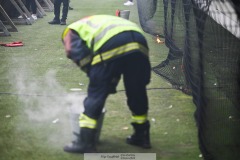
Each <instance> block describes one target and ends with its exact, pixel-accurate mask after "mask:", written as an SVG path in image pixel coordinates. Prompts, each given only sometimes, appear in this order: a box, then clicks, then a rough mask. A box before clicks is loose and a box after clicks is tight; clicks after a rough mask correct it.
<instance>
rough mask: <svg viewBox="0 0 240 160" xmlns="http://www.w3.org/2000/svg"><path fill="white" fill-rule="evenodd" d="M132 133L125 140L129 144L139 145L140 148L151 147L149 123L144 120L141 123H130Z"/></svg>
mask: <svg viewBox="0 0 240 160" xmlns="http://www.w3.org/2000/svg"><path fill="white" fill-rule="evenodd" d="M132 126H133V128H134V134H133V135H131V136H129V137H127V139H126V142H127V143H128V144H131V145H135V146H139V147H142V148H146V149H148V148H151V144H150V135H149V130H150V123H149V121H146V122H145V123H143V124H137V123H132Z"/></svg>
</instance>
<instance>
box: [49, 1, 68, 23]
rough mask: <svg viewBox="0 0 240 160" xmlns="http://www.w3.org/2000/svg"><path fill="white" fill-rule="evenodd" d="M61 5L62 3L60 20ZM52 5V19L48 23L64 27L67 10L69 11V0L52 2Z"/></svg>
mask: <svg viewBox="0 0 240 160" xmlns="http://www.w3.org/2000/svg"><path fill="white" fill-rule="evenodd" d="M62 3H63V8H62V18H61V19H60V9H61V4H62ZM53 4H54V18H53V20H52V21H50V22H48V23H49V24H60V25H66V20H67V15H68V9H69V0H54V2H53Z"/></svg>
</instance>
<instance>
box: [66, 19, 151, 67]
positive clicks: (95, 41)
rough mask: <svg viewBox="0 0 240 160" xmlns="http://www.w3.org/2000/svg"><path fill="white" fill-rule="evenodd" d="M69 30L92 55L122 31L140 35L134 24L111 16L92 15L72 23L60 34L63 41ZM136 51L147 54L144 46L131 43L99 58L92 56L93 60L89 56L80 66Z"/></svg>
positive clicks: (102, 54) (98, 56)
mask: <svg viewBox="0 0 240 160" xmlns="http://www.w3.org/2000/svg"><path fill="white" fill-rule="evenodd" d="M69 29H72V30H75V31H76V32H77V33H78V34H79V36H80V37H81V39H82V40H84V41H85V42H86V45H87V46H88V47H89V48H90V49H92V50H93V54H95V53H96V51H97V50H98V49H99V48H101V47H102V45H103V44H104V43H105V42H107V41H108V40H109V39H110V38H112V37H113V36H115V35H117V34H118V33H121V32H124V31H136V32H140V33H142V30H141V29H140V28H139V27H138V26H137V25H136V24H135V23H133V22H131V21H129V20H125V19H123V18H120V17H117V16H111V15H94V16H89V17H86V18H83V19H81V20H79V21H76V22H74V23H72V24H70V25H69V26H68V27H67V28H66V29H65V30H64V32H63V34H62V38H63V39H64V37H65V36H66V34H67V32H68V31H69ZM136 49H139V50H140V51H141V52H143V53H145V54H146V55H147V54H148V49H147V48H146V47H145V46H143V45H141V44H139V43H137V42H132V43H128V44H126V45H123V46H120V47H118V48H115V49H112V50H109V51H107V52H105V53H101V56H100V55H92V56H94V57H93V58H92V57H91V56H89V57H86V59H85V60H83V61H82V65H84V64H85V63H89V62H91V64H92V65H94V64H97V63H99V62H101V61H103V60H108V59H110V58H112V57H114V56H117V55H120V54H122V53H126V52H128V51H131V50H136ZM80 63H81V62H80Z"/></svg>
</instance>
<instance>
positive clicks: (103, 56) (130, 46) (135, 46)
mask: <svg viewBox="0 0 240 160" xmlns="http://www.w3.org/2000/svg"><path fill="white" fill-rule="evenodd" d="M133 50H139V51H140V52H142V53H143V54H145V55H146V56H148V49H147V48H146V47H144V46H143V45H141V44H139V43H137V42H131V43H127V44H125V45H123V46H120V47H117V48H114V49H112V50H109V51H107V52H104V53H100V54H97V55H96V56H94V57H93V60H92V63H91V64H92V65H95V64H97V63H99V62H102V61H106V60H109V59H111V58H112V57H115V56H118V55H121V54H124V53H126V52H129V51H133Z"/></svg>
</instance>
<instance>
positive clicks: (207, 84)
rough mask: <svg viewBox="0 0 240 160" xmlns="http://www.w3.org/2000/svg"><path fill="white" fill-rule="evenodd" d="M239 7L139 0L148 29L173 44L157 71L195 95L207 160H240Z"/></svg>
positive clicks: (217, 0)
mask: <svg viewBox="0 0 240 160" xmlns="http://www.w3.org/2000/svg"><path fill="white" fill-rule="evenodd" d="M150 5H151V6H150ZM239 11H240V2H239V1H237V0H233V1H230V0H228V1H227V0H181V1H179V0H148V1H145V0H138V12H139V19H140V23H141V26H142V28H143V30H144V31H145V32H147V33H149V34H151V35H162V37H165V44H166V46H167V47H168V48H169V52H168V56H167V58H166V60H164V61H162V62H161V63H160V64H159V65H157V66H154V67H153V71H154V72H155V73H156V74H158V75H160V76H161V77H163V78H164V79H166V80H167V81H169V82H170V83H171V84H172V85H173V87H174V88H176V89H180V90H182V91H183V92H184V93H187V94H191V95H192V96H193V102H194V104H195V105H196V112H195V119H196V123H197V127H198V138H199V148H200V150H201V152H202V154H203V157H204V159H206V160H226V159H228V160H236V159H240V154H239V151H240V138H239V135H240V125H239V123H240V101H239V100H240V90H239V89H240V88H239V86H240V72H239V67H240V60H239V58H240V57H239V55H240V23H239V19H240V18H239V17H240V16H239V13H240V12H239ZM149 22H151V23H149ZM149 24H151V25H152V26H151V25H149Z"/></svg>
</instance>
